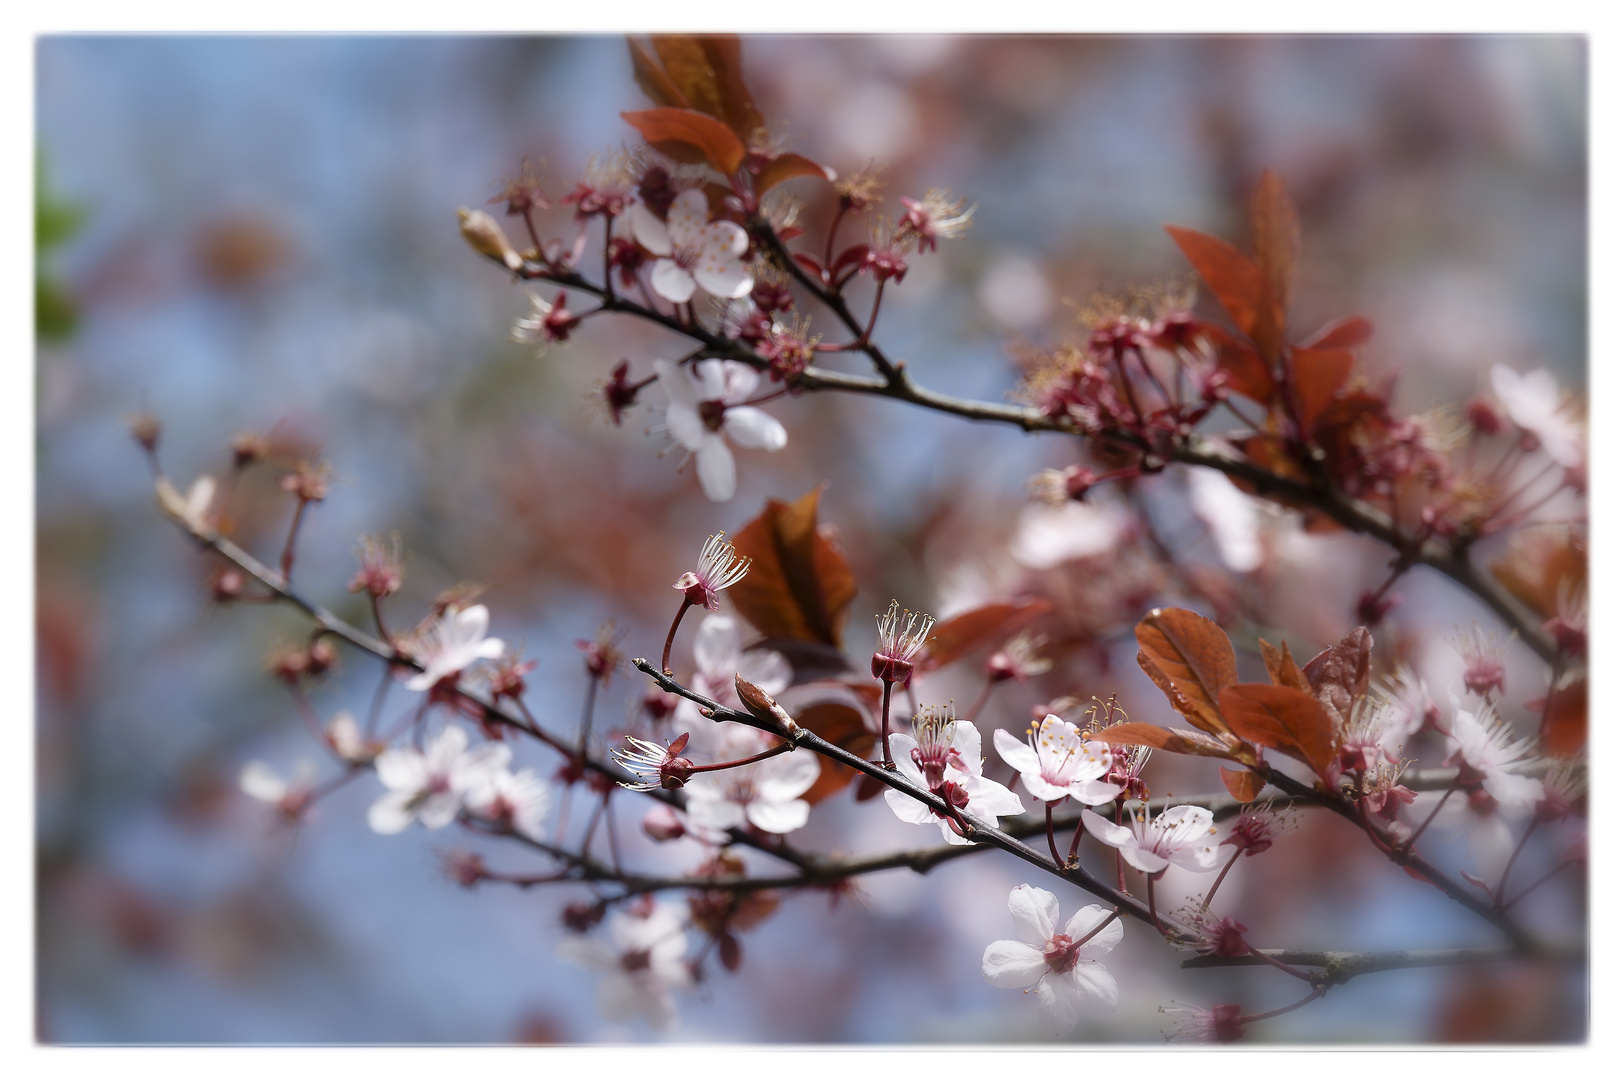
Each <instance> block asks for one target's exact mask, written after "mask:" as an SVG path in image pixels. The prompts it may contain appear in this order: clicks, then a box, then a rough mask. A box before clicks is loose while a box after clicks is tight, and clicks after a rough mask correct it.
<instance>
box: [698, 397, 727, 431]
mask: <svg viewBox="0 0 1623 1080" xmlns="http://www.w3.org/2000/svg"><path fill="white" fill-rule="evenodd" d="M726 416H727V405H726V403H725V402H722V401H701V402H699V420H700V422H701V423H703V424H704V426H705V430H706V431H720V430H721V422H722V420H723V419H725V418H726Z"/></svg>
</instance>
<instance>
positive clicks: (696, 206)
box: [665, 188, 738, 248]
mask: <svg viewBox="0 0 1623 1080" xmlns="http://www.w3.org/2000/svg"><path fill="white" fill-rule="evenodd" d="M709 220H710V201H709V200H708V199H706V198H705V197H704V192H702V191H700V190H699V189H698V188H689V189H688V190H687V191H684V192H682V194H680V195H678V196H677V197H676V198H675V199H673V200H671V208H670V210H669V211H668V212H667V213H666V214H665V221H666V222H667V223H668V225H669V228H670V236H671V242H672V243H674V244H675V245H676V246H677V247H680V248H694V247H698V246H699V245H700V243H702V241H703V238H704V231H705V222H706V221H709ZM733 227H734V228H735V229H736V228H737V227H738V226H736V225H735V226H733Z"/></svg>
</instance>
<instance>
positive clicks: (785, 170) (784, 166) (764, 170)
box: [755, 154, 835, 194]
mask: <svg viewBox="0 0 1623 1080" xmlns="http://www.w3.org/2000/svg"><path fill="white" fill-rule="evenodd" d="M797 176H816V177H821V178H822V179H824V180H827V181H828V182H830V183H833V182H834V176H835V173H834V170H833V169H830V168H829V167H828V166H826V165H819V164H817V162H815V161H813V160H812V159H811V158H809V157H802V156H801V155H800V154H779V155H778V156H777V157H775V158H773V159H772V160H771V161H769V162H767V163H766V164H765V165H763V166H761V171H760V173H758V174H757V175H756V177H755V190H756V192H757V193H760V194H765V193H766V192H768V191H771V190H772V189H773V188H775V187H777V186H778V185H779V184H781V183H783V182H784V181H785V180H793V179H794V178H795V177H797Z"/></svg>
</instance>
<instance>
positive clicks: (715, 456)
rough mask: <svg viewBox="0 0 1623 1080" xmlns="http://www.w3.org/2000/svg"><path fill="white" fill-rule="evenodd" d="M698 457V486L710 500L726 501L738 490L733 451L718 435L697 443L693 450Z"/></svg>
mask: <svg viewBox="0 0 1623 1080" xmlns="http://www.w3.org/2000/svg"><path fill="white" fill-rule="evenodd" d="M694 455H695V456H696V457H697V458H698V459H699V486H700V487H702V488H704V494H705V498H707V499H709V500H710V501H711V502H726V501H727V500H728V499H731V498H732V497H733V495H734V494H735V493H736V492H737V491H738V469H737V467H736V466H735V465H734V464H733V452H732V450H730V449H728V447H727V444H726V442H724V441H723V440H722V438H721V436H719V435H715V436H711V437H710V438H707V439H705V440H703V441H702V442H700V443H699V447H698V449H697V450H695V451H694Z"/></svg>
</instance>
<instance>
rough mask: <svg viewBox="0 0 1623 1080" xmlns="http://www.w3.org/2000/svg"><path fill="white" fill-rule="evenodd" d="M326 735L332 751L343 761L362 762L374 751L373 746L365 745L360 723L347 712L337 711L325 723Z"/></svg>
mask: <svg viewBox="0 0 1623 1080" xmlns="http://www.w3.org/2000/svg"><path fill="white" fill-rule="evenodd" d="M326 736H327V745H329V746H331V747H332V749H333V753H335V754H337V755H338V756H339V757H341V758H343V759H344V760H345V761H350V762H361V763H364V762H367V761H370V760H371V759H372V755H373V753H374V752H375V751H376V747H375V746H368V745H367V742H366V738H365V737H364V736H363V735H362V734H361V725H360V724H358V723H356V721H355V717H353V716H351V715H350V714H349V713H347V712H340V713H338V714H337V715H336V716H334V717H333V718H332V720H330V721H329V722H328V723H327V730H326Z"/></svg>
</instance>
